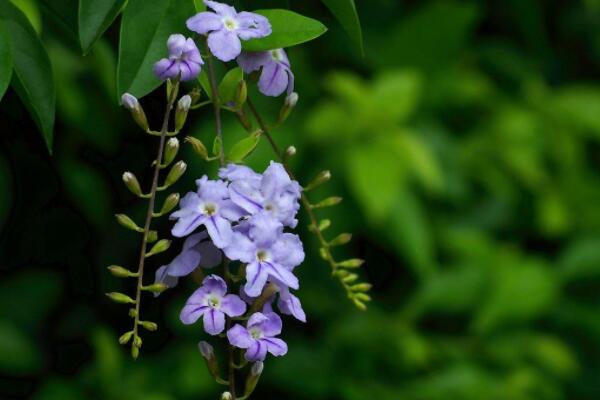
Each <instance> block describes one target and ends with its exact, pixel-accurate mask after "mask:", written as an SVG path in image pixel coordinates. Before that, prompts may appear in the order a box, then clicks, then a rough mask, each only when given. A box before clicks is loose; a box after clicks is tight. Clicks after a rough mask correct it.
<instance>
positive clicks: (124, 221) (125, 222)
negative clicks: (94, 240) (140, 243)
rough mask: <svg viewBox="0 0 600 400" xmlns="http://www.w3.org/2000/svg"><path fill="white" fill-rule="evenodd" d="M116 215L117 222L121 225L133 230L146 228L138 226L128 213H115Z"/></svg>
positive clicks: (140, 230) (138, 230)
mask: <svg viewBox="0 0 600 400" xmlns="http://www.w3.org/2000/svg"><path fill="white" fill-rule="evenodd" d="M115 217H116V218H117V222H118V223H119V224H121V226H123V227H125V228H127V229H131V230H132V231H136V232H144V230H143V229H142V228H140V227H139V226H137V225H136V223H135V222H133V220H132V219H131V218H129V217H128V216H127V215H125V214H115Z"/></svg>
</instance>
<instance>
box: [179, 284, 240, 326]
mask: <svg viewBox="0 0 600 400" xmlns="http://www.w3.org/2000/svg"><path fill="white" fill-rule="evenodd" d="M245 312H246V303H244V302H243V301H242V299H240V298H239V297H238V296H236V295H235V294H227V284H226V283H225V281H224V280H223V279H222V278H221V277H219V276H217V275H210V276H207V277H206V278H204V281H202V286H200V287H199V288H198V289H196V291H195V292H194V293H193V294H192V295H191V296H190V298H189V299H188V301H187V302H186V303H185V306H183V309H182V310H181V314H180V315H179V318H180V319H181V322H183V323H184V324H186V325H189V324H193V323H194V322H196V321H198V318H200V317H203V320H202V322H203V324H204V330H205V331H206V332H207V333H208V334H210V335H218V334H219V333H221V332H223V330H224V329H225V315H227V316H229V317H238V316H240V315H242V314H243V313H245Z"/></svg>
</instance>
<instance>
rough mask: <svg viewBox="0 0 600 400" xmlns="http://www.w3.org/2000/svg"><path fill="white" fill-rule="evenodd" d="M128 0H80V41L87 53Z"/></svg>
mask: <svg viewBox="0 0 600 400" xmlns="http://www.w3.org/2000/svg"><path fill="white" fill-rule="evenodd" d="M125 2H126V0H79V42H80V44H81V49H82V50H83V52H84V53H87V52H88V51H89V50H90V48H91V47H92V46H93V44H94V43H95V42H96V40H97V39H98V38H99V37H100V36H102V34H103V33H104V31H106V29H108V27H109V26H110V25H111V24H112V23H113V21H114V20H115V18H116V17H117V15H119V13H120V12H121V10H122V9H123V6H124V5H125Z"/></svg>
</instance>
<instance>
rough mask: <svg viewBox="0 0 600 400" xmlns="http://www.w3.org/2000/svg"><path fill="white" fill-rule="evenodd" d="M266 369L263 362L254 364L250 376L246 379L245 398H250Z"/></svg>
mask: <svg viewBox="0 0 600 400" xmlns="http://www.w3.org/2000/svg"><path fill="white" fill-rule="evenodd" d="M263 368H264V364H263V362H262V361H257V362H255V363H254V364H252V368H250V374H248V378H247V379H246V387H245V388H244V396H245V397H248V396H250V395H251V394H252V392H253V391H254V388H255V387H256V385H257V383H258V380H259V378H260V374H262V371H263Z"/></svg>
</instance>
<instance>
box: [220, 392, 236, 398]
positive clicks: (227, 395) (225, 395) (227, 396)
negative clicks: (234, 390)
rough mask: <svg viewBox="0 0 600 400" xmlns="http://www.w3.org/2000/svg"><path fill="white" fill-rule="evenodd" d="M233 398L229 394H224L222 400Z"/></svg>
mask: <svg viewBox="0 0 600 400" xmlns="http://www.w3.org/2000/svg"><path fill="white" fill-rule="evenodd" d="M232 398H233V397H232V396H231V393H229V392H223V394H221V400H231V399H232Z"/></svg>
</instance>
